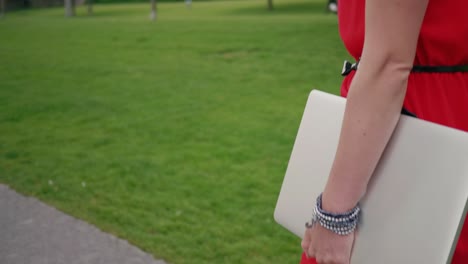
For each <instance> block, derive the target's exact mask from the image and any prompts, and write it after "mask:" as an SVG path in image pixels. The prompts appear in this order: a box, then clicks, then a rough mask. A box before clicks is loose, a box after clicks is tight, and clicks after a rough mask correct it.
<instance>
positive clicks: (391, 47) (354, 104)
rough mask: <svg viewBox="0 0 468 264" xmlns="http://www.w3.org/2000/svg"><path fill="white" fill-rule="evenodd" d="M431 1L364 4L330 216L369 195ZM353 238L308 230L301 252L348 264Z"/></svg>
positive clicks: (327, 205) (330, 188)
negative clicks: (362, 36) (360, 47)
mask: <svg viewBox="0 0 468 264" xmlns="http://www.w3.org/2000/svg"><path fill="white" fill-rule="evenodd" d="M428 2H429V0H367V1H366V10H365V14H366V17H365V19H366V25H365V39H364V48H363V53H362V57H361V61H360V64H359V69H358V71H357V72H356V75H355V77H354V80H353V82H352V84H351V87H350V91H349V93H348V100H347V104H346V110H345V116H344V120H343V126H342V130H341V135H340V141H339V144H338V149H337V153H336V157H335V160H334V163H333V166H332V169H331V172H330V176H329V179H328V182H327V185H326V187H325V190H324V193H323V201H322V207H323V209H325V210H326V211H329V212H333V213H340V212H345V211H348V210H350V209H351V208H353V207H354V206H355V205H356V204H357V203H358V201H359V200H360V199H361V197H362V196H363V195H364V194H365V192H366V188H367V184H368V182H369V179H370V178H371V176H372V173H373V171H374V170H375V167H376V166H377V163H378V161H379V159H380V157H381V155H382V153H383V151H384V149H385V146H386V145H387V143H388V141H389V139H390V137H391V135H392V133H393V131H394V129H395V127H396V124H397V123H398V120H399V117H400V111H401V109H402V106H403V100H404V97H405V94H406V87H407V81H408V76H409V74H410V71H411V68H412V66H413V61H414V56H415V53H416V46H417V40H418V36H419V31H420V28H421V24H422V21H423V18H424V14H425V12H426V8H427V4H428ZM355 235H356V234H354V233H353V234H350V235H347V236H340V235H337V234H334V233H332V232H331V231H329V230H327V229H325V228H323V227H321V226H320V225H315V226H314V227H313V228H310V229H307V230H306V232H305V235H304V239H303V240H302V248H303V250H304V252H305V253H306V255H307V256H309V257H314V258H315V259H316V260H317V262H318V263H319V264H329V263H330V264H331V263H333V264H342V263H343V264H347V263H349V262H350V256H351V252H352V247H353V243H354V238H355Z"/></svg>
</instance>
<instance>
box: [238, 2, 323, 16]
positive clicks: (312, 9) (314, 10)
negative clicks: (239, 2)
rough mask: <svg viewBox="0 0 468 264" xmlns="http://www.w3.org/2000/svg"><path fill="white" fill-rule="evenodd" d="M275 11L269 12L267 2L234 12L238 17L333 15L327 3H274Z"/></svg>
mask: <svg viewBox="0 0 468 264" xmlns="http://www.w3.org/2000/svg"><path fill="white" fill-rule="evenodd" d="M273 7H274V8H273V10H268V6H267V1H266V0H265V4H264V5H259V6H255V7H248V8H239V9H236V10H232V11H231V12H230V13H231V14H236V15H261V14H327V13H328V14H332V13H330V12H329V11H328V10H327V2H326V1H323V3H322V2H302V3H278V4H276V3H275V2H274V1H273Z"/></svg>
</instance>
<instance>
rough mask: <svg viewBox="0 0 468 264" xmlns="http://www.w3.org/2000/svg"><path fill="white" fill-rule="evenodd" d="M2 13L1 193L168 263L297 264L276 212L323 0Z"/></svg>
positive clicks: (320, 35)
mask: <svg viewBox="0 0 468 264" xmlns="http://www.w3.org/2000/svg"><path fill="white" fill-rule="evenodd" d="M156 1H157V2H156ZM0 3H1V5H0V7H1V10H2V11H1V18H0V183H4V184H7V185H9V186H11V187H12V188H14V189H15V190H17V191H18V192H20V193H23V194H26V195H32V196H34V197H37V198H39V199H40V200H42V201H45V202H46V203H48V204H50V205H52V206H55V207H57V208H59V209H60V210H62V211H64V212H66V213H68V214H70V215H73V216H75V217H77V218H80V219H83V220H85V221H87V222H89V223H92V224H94V225H96V226H97V227H98V228H100V229H101V230H104V231H106V232H109V233H112V234H115V235H117V236H119V237H121V238H123V239H126V240H128V241H130V242H131V243H132V244H134V245H136V246H138V247H140V248H142V249H143V250H145V251H146V252H149V253H151V254H153V255H154V256H155V257H157V258H163V259H164V260H166V261H167V262H169V263H174V264H186V263H298V261H299V257H300V253H301V247H300V240H299V238H297V237H295V236H294V235H292V234H291V233H289V232H288V231H286V230H284V229H283V228H282V227H280V226H278V225H277V224H276V223H275V222H274V220H273V211H274V207H275V204H276V199H277V196H278V193H279V190H280V187H281V183H282V179H283V176H284V172H285V170H286V166H287V163H288V159H289V155H290V151H291V150H292V146H293V143H294V139H295V136H296V132H297V129H298V126H299V122H300V119H301V116H302V111H303V108H304V106H305V102H306V100H307V96H308V93H309V92H310V91H311V90H312V89H313V88H317V89H320V90H324V91H328V92H332V93H338V91H339V87H340V83H341V76H340V71H341V66H342V61H343V60H344V59H348V58H349V57H348V55H347V53H346V51H345V49H344V47H343V45H342V43H341V41H340V38H339V34H338V29H337V17H336V14H335V13H334V11H336V6H333V4H334V3H331V2H329V1H327V0H270V1H269V0H231V1H226V0H207V1H196V0H195V1H193V2H192V1H189V0H187V1H183V0H165V1H163V0H153V1H150V0H147V1H143V0H141V1H140V0H92V2H91V1H86V0H76V1H75V2H72V0H65V2H64V1H63V0H0ZM334 8H335V9H334Z"/></svg>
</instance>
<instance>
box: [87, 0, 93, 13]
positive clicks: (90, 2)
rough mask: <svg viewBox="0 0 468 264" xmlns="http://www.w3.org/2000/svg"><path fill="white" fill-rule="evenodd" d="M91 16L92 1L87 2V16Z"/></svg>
mask: <svg viewBox="0 0 468 264" xmlns="http://www.w3.org/2000/svg"><path fill="white" fill-rule="evenodd" d="M92 14H93V0H88V15H92Z"/></svg>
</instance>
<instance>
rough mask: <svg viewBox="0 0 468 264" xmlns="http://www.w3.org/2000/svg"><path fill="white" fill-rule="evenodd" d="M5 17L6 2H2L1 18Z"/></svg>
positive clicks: (2, 0) (0, 8)
mask: <svg viewBox="0 0 468 264" xmlns="http://www.w3.org/2000/svg"><path fill="white" fill-rule="evenodd" d="M4 15H5V0H0V17H3V16H4Z"/></svg>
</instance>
